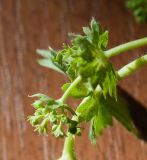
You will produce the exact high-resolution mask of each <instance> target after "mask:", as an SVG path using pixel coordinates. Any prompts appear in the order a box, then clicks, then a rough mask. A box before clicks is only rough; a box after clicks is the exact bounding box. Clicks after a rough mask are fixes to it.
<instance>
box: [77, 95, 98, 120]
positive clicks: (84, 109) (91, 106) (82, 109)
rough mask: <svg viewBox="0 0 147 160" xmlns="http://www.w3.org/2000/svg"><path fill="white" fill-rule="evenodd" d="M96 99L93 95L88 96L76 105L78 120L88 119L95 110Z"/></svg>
mask: <svg viewBox="0 0 147 160" xmlns="http://www.w3.org/2000/svg"><path fill="white" fill-rule="evenodd" d="M96 103H97V102H96V100H95V98H94V97H93V96H88V97H86V98H85V99H84V101H83V103H81V104H80V105H79V106H78V107H77V110H76V111H77V113H80V116H79V121H89V120H90V119H91V118H92V117H93V115H94V113H95V111H96V110H97V108H96V107H97V106H96Z"/></svg>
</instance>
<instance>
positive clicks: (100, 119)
mask: <svg viewBox="0 0 147 160" xmlns="http://www.w3.org/2000/svg"><path fill="white" fill-rule="evenodd" d="M93 125H94V131H95V135H96V136H99V135H101V134H102V131H103V129H104V128H106V127H108V126H111V125H112V115H111V114H110V113H109V110H108V106H106V105H105V103H103V101H101V99H100V100H99V102H98V112H97V114H96V115H95V116H94V119H93Z"/></svg>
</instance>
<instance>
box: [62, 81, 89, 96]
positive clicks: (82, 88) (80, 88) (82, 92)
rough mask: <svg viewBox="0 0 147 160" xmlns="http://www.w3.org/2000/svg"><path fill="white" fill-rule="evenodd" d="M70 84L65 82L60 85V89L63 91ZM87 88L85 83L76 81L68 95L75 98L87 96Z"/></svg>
mask: <svg viewBox="0 0 147 160" xmlns="http://www.w3.org/2000/svg"><path fill="white" fill-rule="evenodd" d="M70 85H71V83H66V84H64V85H63V86H62V90H63V91H64V92H65V91H66V90H67V89H68V87H69V86H70ZM88 93H89V91H88V88H87V86H86V84H84V83H83V82H82V83H78V84H77V85H76V86H74V88H72V89H71V90H70V93H69V96H72V97H75V98H82V97H86V96H88Z"/></svg>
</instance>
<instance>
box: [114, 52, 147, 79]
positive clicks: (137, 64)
mask: <svg viewBox="0 0 147 160" xmlns="http://www.w3.org/2000/svg"><path fill="white" fill-rule="evenodd" d="M145 64H147V54H146V55H144V56H142V57H140V58H137V59H136V60H134V61H133V62H131V63H129V64H127V65H126V66H124V67H122V68H121V69H120V70H119V71H118V72H117V73H118V79H119V80H121V79H123V78H125V77H127V76H129V75H131V74H133V73H134V72H136V71H137V70H138V69H140V68H141V67H142V66H143V65H145Z"/></svg>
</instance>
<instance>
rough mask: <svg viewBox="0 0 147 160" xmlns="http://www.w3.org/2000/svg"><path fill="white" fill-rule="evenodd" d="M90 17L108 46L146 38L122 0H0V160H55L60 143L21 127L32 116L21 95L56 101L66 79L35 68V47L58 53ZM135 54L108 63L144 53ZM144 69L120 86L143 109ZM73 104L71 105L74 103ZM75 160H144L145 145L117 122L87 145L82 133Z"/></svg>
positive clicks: (146, 77)
mask: <svg viewBox="0 0 147 160" xmlns="http://www.w3.org/2000/svg"><path fill="white" fill-rule="evenodd" d="M92 16H94V17H95V18H96V19H97V20H99V21H100V22H101V24H102V25H103V26H104V27H105V28H106V29H108V30H109V37H110V40H109V47H112V46H115V45H118V44H120V43H123V42H126V41H129V40H133V39H137V38H140V37H143V36H147V29H146V28H147V25H146V24H137V23H136V22H135V21H134V19H133V17H132V16H131V14H130V12H129V11H128V10H127V9H126V8H125V6H124V1H123V0H117V1H116V0H111V1H110V0H91V1H88V0H80V1H79V0H63V1H61V0H31V1H30V0H7V1H6V0H0V160H48V159H49V160H55V159H56V158H57V157H58V156H59V155H60V153H61V148H62V143H63V140H55V139H54V138H53V137H51V136H48V137H43V136H38V135H37V133H34V132H33V128H32V127H31V126H30V125H29V124H28V123H27V122H26V117H27V116H28V115H29V114H31V113H33V109H32V107H31V106H30V104H31V102H32V100H31V99H29V98H28V97H27V95H30V94H33V93H37V92H43V93H46V94H49V95H50V96H52V97H55V98H58V97H59V96H60V95H61V94H62V93H61V91H60V90H59V87H60V86H61V84H62V83H63V82H65V81H66V78H65V77H63V76H61V75H59V74H57V73H55V72H53V71H51V70H47V69H45V68H42V67H40V66H39V65H38V64H37V63H36V59H37V56H36V55H35V54H34V53H35V49H36V48H44V49H47V47H48V46H52V47H53V48H56V49H59V48H61V46H62V43H63V42H68V41H69V39H68V37H67V33H68V32H81V28H82V26H86V25H87V24H88V23H89V21H90V19H91V17H92ZM146 50H147V49H146V48H143V49H142V50H135V51H133V52H128V53H126V54H123V55H120V56H119V57H117V58H113V59H112V61H113V62H114V63H115V66H116V68H120V67H121V66H122V65H124V64H126V63H128V62H129V61H131V60H132V59H134V58H135V57H138V56H139V55H141V54H144V53H145V51H146ZM146 70H147V67H144V68H143V69H142V70H140V71H139V72H137V73H136V74H134V75H133V76H131V77H129V78H127V79H126V80H123V81H122V82H121V83H120V85H121V86H122V87H123V89H125V90H126V91H127V92H129V93H130V94H131V95H132V96H133V97H134V98H136V99H137V100H138V101H139V102H140V103H142V104H143V105H144V106H145V107H147V105H146V104H147V94H146V90H147V72H146ZM74 105H76V104H74ZM76 150H77V154H78V158H79V160H91V159H92V160H98V159H99V160H146V159H147V144H146V143H145V142H143V141H141V140H139V139H137V138H136V137H134V136H133V135H132V134H130V133H128V132H127V131H126V130H125V129H124V128H122V126H120V124H118V122H115V125H114V126H113V127H112V128H111V129H107V130H106V131H105V132H104V135H103V136H102V137H100V138H99V140H98V145H97V146H92V145H91V144H90V142H89V140H88V136H87V129H86V130H85V131H84V133H83V136H82V137H78V138H77V140H76Z"/></svg>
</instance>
